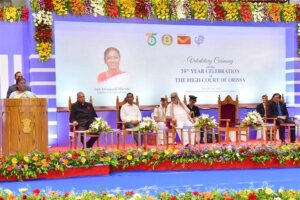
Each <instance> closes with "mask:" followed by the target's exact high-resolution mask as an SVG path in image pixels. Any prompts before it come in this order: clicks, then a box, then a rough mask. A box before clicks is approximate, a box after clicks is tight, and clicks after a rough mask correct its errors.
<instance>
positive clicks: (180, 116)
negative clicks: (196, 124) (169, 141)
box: [166, 92, 195, 146]
mask: <svg viewBox="0 0 300 200" xmlns="http://www.w3.org/2000/svg"><path fill="white" fill-rule="evenodd" d="M171 101H172V102H171V103H170V104H169V105H168V107H167V111H166V118H167V120H171V122H172V124H174V125H175V127H176V128H178V129H180V128H182V127H183V126H193V120H192V118H191V117H190V115H189V109H188V108H187V107H186V105H184V104H183V103H182V102H181V101H180V100H179V98H178V95H177V93H176V92H173V93H171ZM178 135H179V138H180V140H181V142H182V144H183V145H185V146H186V145H188V144H189V135H188V130H183V134H182V136H183V138H181V134H178ZM194 143H195V131H194V130H192V131H191V145H194Z"/></svg>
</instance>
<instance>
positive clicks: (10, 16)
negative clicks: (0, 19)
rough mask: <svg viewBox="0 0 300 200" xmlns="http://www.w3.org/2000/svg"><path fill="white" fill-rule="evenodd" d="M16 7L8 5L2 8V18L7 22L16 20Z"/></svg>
mask: <svg viewBox="0 0 300 200" xmlns="http://www.w3.org/2000/svg"><path fill="white" fill-rule="evenodd" d="M17 11H18V10H17V8H16V7H8V8H5V9H4V19H5V20H6V21H9V22H14V21H15V20H17V15H18V12H17Z"/></svg>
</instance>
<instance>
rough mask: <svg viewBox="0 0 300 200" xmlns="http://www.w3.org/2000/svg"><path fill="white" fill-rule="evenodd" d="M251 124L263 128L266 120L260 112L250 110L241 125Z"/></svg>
mask: <svg viewBox="0 0 300 200" xmlns="http://www.w3.org/2000/svg"><path fill="white" fill-rule="evenodd" d="M249 126H253V127H254V128H256V129H258V128H262V127H263V126H264V120H263V118H262V117H261V116H260V114H259V113H258V112H256V111H253V112H249V113H248V114H247V117H246V118H244V119H243V120H242V123H241V127H249Z"/></svg>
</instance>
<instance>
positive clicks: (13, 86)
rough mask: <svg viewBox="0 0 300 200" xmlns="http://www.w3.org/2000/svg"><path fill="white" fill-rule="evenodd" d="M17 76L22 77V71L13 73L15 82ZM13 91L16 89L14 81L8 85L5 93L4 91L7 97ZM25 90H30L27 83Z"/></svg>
mask: <svg viewBox="0 0 300 200" xmlns="http://www.w3.org/2000/svg"><path fill="white" fill-rule="evenodd" d="M18 78H23V74H22V72H16V73H15V81H16V82H17V80H18ZM14 91H17V84H16V83H15V84H13V85H11V86H9V88H8V89H7V93H6V98H7V99H8V98H9V96H10V95H11V93H13V92H14ZM26 91H31V88H30V87H29V86H27V85H26Z"/></svg>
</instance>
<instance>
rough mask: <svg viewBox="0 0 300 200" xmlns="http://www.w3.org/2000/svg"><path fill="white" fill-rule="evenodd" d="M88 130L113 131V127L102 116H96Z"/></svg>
mask: <svg viewBox="0 0 300 200" xmlns="http://www.w3.org/2000/svg"><path fill="white" fill-rule="evenodd" d="M88 131H89V132H91V133H103V132H109V131H112V129H111V127H110V126H109V125H108V123H107V121H105V120H104V119H102V118H101V117H95V120H94V121H93V123H91V125H90V128H89V130H88Z"/></svg>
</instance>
